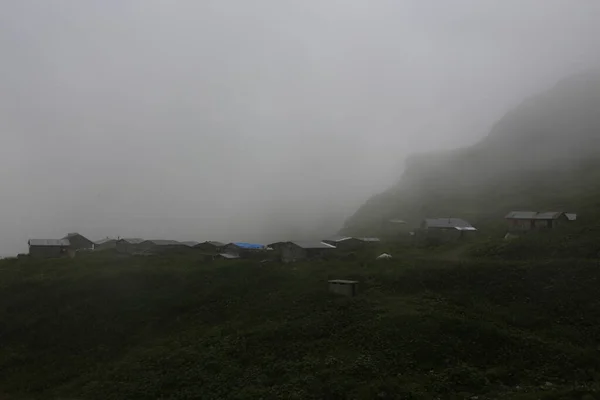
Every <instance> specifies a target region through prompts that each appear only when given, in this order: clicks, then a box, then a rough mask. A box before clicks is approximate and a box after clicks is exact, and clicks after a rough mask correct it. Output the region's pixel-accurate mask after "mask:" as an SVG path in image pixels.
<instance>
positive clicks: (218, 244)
mask: <svg viewBox="0 0 600 400" xmlns="http://www.w3.org/2000/svg"><path fill="white" fill-rule="evenodd" d="M201 244H210V245H212V246H215V247H223V246H225V243H221V242H217V241H216V240H207V241H206V242H204V243H201Z"/></svg>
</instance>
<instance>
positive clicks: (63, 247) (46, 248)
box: [28, 239, 74, 258]
mask: <svg viewBox="0 0 600 400" xmlns="http://www.w3.org/2000/svg"><path fill="white" fill-rule="evenodd" d="M28 245H29V255H30V256H31V257H36V258H57V257H66V256H70V255H71V256H72V255H73V254H74V251H73V250H72V249H71V247H70V246H71V243H70V242H69V240H68V239H30V240H29V242H28Z"/></svg>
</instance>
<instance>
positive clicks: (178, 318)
mask: <svg viewBox="0 0 600 400" xmlns="http://www.w3.org/2000/svg"><path fill="white" fill-rule="evenodd" d="M598 277H599V274H598V265H597V264H596V263H595V262H592V261H569V262H565V261H560V262H559V261H553V262H543V261H539V262H536V263H530V264H521V263H518V262H494V261H488V262H481V261H477V262H475V261H471V262H467V261H463V262H459V261H444V260H438V261H436V260H433V259H430V260H426V259H417V258H406V259H398V260H395V261H393V262H382V263H375V262H371V263H368V264H366V265H365V264H364V263H358V262H356V263H353V262H345V263H341V262H339V263H327V264H325V263H322V264H320V263H315V264H295V265H293V266H289V265H288V266H283V265H279V264H276V263H272V264H263V265H260V264H258V263H255V262H242V261H240V262H232V263H228V262H223V263H213V264H202V263H200V262H198V261H197V260H194V258H193V257H192V256H161V257H140V258H126V257H118V256H115V255H110V254H105V255H98V254H92V255H87V256H85V257H79V258H77V259H74V260H53V261H35V260H19V261H14V260H5V261H1V262H0V304H1V305H2V307H1V308H0V340H1V343H2V346H1V347H0V372H1V373H0V398H17V399H19V398H22V399H29V398H62V399H122V398H128V399H157V398H161V399H224V398H231V399H259V398H263V399H282V398H285V399H373V398H380V399H431V398H443V399H463V398H471V397H472V396H478V398H479V399H492V398H498V399H500V398H501V399H539V398H543V399H581V398H582V396H584V395H590V396H595V394H594V393H596V390H597V389H598V388H599V386H598V379H600V361H599V360H598V347H597V346H598V345H597V338H598V337H600V299H599V298H598V296H597V295H596V291H597V287H598ZM328 278H356V279H358V280H359V281H361V293H360V295H359V296H357V297H355V298H344V297H336V296H334V295H330V294H329V293H328V292H327V285H326V281H327V279H328ZM547 382H548V383H547ZM588 398H591V399H593V398H596V397H588ZM598 398H600V397H598Z"/></svg>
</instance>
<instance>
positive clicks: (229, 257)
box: [219, 253, 240, 260]
mask: <svg viewBox="0 0 600 400" xmlns="http://www.w3.org/2000/svg"><path fill="white" fill-rule="evenodd" d="M219 256H221V257H223V258H227V259H231V260H232V259H235V258H240V256H238V255H236V254H227V253H222V254H219Z"/></svg>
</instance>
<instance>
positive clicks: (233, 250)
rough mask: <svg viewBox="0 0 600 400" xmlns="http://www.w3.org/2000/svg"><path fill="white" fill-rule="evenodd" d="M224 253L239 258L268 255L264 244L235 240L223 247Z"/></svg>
mask: <svg viewBox="0 0 600 400" xmlns="http://www.w3.org/2000/svg"><path fill="white" fill-rule="evenodd" d="M223 253H224V254H229V255H232V256H237V257H239V258H260V257H264V256H266V255H267V251H266V247H265V246H263V245H262V244H255V243H246V242H233V243H229V244H228V245H226V246H225V247H223Z"/></svg>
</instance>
